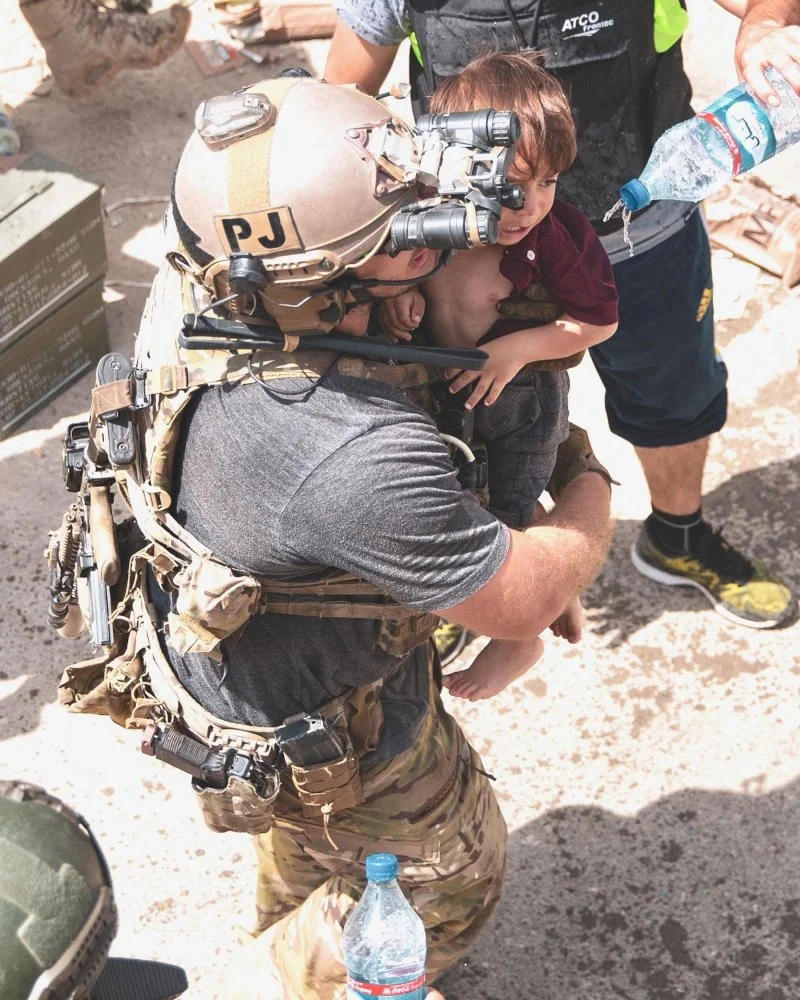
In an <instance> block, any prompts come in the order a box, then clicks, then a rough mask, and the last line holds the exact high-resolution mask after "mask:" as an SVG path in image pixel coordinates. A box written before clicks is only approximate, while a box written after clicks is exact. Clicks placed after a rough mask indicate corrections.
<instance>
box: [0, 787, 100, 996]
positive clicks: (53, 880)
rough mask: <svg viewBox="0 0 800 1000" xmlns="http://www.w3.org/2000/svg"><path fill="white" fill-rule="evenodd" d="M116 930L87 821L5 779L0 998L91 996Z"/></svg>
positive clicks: (0, 806)
mask: <svg viewBox="0 0 800 1000" xmlns="http://www.w3.org/2000/svg"><path fill="white" fill-rule="evenodd" d="M116 930H117V911H116V907H115V905H114V897H113V893H112V890H111V876H110V874H109V871H108V866H107V865H106V862H105V858H104V857H103V854H102V852H101V850H100V848H99V846H98V844H97V841H96V840H95V839H94V837H93V836H92V832H91V830H90V829H89V826H88V824H87V823H86V821H85V820H84V819H83V818H82V817H81V816H79V815H78V814H77V813H75V812H73V810H72V809H70V808H69V807H68V806H65V805H64V803H63V802H61V801H60V800H59V799H57V798H54V797H53V796H52V795H48V794H47V792H45V791H44V789H42V788H39V787H38V786H36V785H29V784H26V783H25V782H22V781H0V997H3V1000H79V998H82V997H86V996H88V993H89V990H90V989H91V987H92V985H93V983H94V981H95V980H96V979H97V977H98V975H99V974H100V971H101V970H102V968H103V965H104V964H105V960H106V956H107V955H108V949H109V947H110V946H111V941H112V939H113V937H114V934H115V933H116Z"/></svg>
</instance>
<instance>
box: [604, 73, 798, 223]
mask: <svg viewBox="0 0 800 1000" xmlns="http://www.w3.org/2000/svg"><path fill="white" fill-rule="evenodd" d="M765 77H766V79H767V80H768V81H769V83H770V85H771V86H772V87H773V89H774V90H775V91H776V92H777V94H778V95H779V97H780V103H779V104H778V105H777V106H773V105H765V104H762V103H761V101H760V100H758V98H757V97H755V96H754V94H753V91H752V90H751V89H750V87H749V86H748V84H746V83H741V84H739V86H738V87H733V88H732V89H731V90H729V91H728V92H727V93H725V94H723V95H722V97H720V98H718V99H717V100H716V101H714V102H713V103H712V104H710V105H709V106H708V107H707V108H706V109H705V110H703V111H700V112H699V113H698V114H696V115H695V116H694V118H689V119H688V120H687V121H684V122H680V123H679V124H678V125H673V126H672V128H670V129H667V131H666V132H665V133H664V134H663V135H662V136H661V137H660V139H659V140H658V141H657V142H656V144H655V146H653V151H652V153H651V154H650V159H649V160H648V161H647V164H646V166H645V168H644V170H643V171H642V173H641V174H640V175H639V177H638V178H636V179H634V180H631V181H628V183H627V184H624V185H623V187H622V188H621V190H620V201H619V202H618V203H617V205H615V206H614V208H613V209H612V210H611V211H610V212H609V213H608V215H607V216H606V218H610V216H611V215H612V214H614V212H615V211H616V210H617V208H619V207H622V206H624V209H625V210H627V211H628V212H631V211H633V212H638V211H639V210H640V209H643V208H646V207H647V206H648V205H649V204H650V202H651V201H656V200H661V199H672V200H676V201H702V199H703V198H706V197H707V196H708V195H710V194H713V193H714V192H715V191H717V190H719V188H721V187H722V185H723V184H725V183H727V182H728V181H730V180H732V179H733V178H734V177H736V176H737V175H738V174H742V173H745V172H746V171H748V170H751V169H752V168H753V167H755V166H758V164H760V163H763V162H764V161H765V160H768V159H770V157H772V156H774V155H775V154H776V153H779V152H780V151H781V150H782V149H785V148H786V147H787V146H791V145H792V144H793V143H795V142H797V141H798V140H799V139H800V96H798V94H796V93H795V91H794V90H793V89H792V87H790V86H789V84H788V83H787V82H786V80H784V78H783V77H782V76H781V75H780V73H778V71H777V70H776V69H774V67H771V66H770V67H768V68H767V69H766V70H765ZM624 217H625V214H624V213H623V218H624Z"/></svg>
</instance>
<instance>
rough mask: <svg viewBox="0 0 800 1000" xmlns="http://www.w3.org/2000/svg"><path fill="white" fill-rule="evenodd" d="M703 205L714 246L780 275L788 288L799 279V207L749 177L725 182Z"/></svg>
mask: <svg viewBox="0 0 800 1000" xmlns="http://www.w3.org/2000/svg"><path fill="white" fill-rule="evenodd" d="M704 206H705V212H706V218H707V220H708V232H709V236H710V238H711V244H712V246H715V247H719V248H721V249H723V250H729V251H730V252H731V253H733V254H735V255H736V256H737V257H741V258H743V259H744V260H748V261H750V262H751V263H753V264H756V265H757V266H758V267H760V268H762V270H764V271H769V272H770V273H771V274H776V275H778V277H780V278H782V279H783V283H784V285H786V286H787V287H789V288H790V287H792V286H793V285H796V284H797V283H798V282H800V207H798V206H797V205H795V204H794V203H793V202H790V201H786V200H784V199H783V198H780V197H778V195H776V194H773V193H772V192H771V191H770V190H769V189H768V188H765V187H761V186H759V185H757V184H755V183H753V181H751V180H749V179H742V180H738V181H733V182H732V183H730V184H726V185H725V187H724V188H722V189H721V190H720V191H718V192H717V193H716V194H714V195H712V196H711V197H709V198H707V199H706V200H705V202H704Z"/></svg>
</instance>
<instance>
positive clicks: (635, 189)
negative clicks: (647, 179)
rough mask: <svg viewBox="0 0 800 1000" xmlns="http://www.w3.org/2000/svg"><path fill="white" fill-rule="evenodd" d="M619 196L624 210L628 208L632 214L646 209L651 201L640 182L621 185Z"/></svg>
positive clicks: (648, 193) (633, 181) (634, 181)
mask: <svg viewBox="0 0 800 1000" xmlns="http://www.w3.org/2000/svg"><path fill="white" fill-rule="evenodd" d="M619 196H620V198H622V202H623V204H624V205H625V208H629V209H630V210H631V211H632V212H638V211H639V210H640V209H642V208H647V206H648V205H649V204H650V202H651V201H652V198H651V197H650V192H649V191H648V190H647V188H646V187H645V186H644V184H642V182H641V181H640V180H632V181H628V183H627V184H623V185H622V187H621V188H620V189H619Z"/></svg>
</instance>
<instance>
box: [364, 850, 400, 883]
mask: <svg viewBox="0 0 800 1000" xmlns="http://www.w3.org/2000/svg"><path fill="white" fill-rule="evenodd" d="M367 878H368V879H369V880H370V882H389V881H391V880H392V879H393V878H397V858H396V857H395V856H394V854H370V855H369V857H368V858H367Z"/></svg>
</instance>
